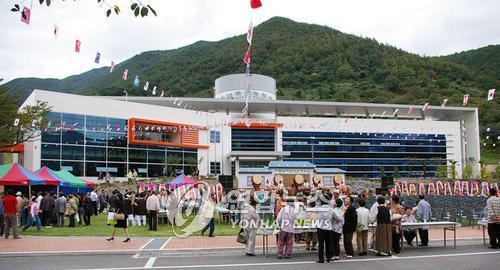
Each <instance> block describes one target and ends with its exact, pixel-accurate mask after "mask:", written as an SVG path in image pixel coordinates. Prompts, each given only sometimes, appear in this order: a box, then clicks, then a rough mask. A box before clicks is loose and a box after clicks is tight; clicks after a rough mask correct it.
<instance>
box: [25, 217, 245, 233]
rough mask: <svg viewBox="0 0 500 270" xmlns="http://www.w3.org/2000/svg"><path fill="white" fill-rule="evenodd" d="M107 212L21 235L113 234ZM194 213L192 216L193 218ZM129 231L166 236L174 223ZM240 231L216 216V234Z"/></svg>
mask: <svg viewBox="0 0 500 270" xmlns="http://www.w3.org/2000/svg"><path fill="white" fill-rule="evenodd" d="M106 218H107V214H100V215H98V216H97V217H96V216H92V218H91V221H90V223H91V225H90V226H83V225H78V224H77V225H76V227H74V228H69V227H68V224H69V219H67V218H66V220H65V227H63V228H58V227H52V228H42V229H41V231H40V232H37V231H36V227H30V228H29V229H28V230H26V231H25V232H22V231H21V230H19V233H20V234H21V235H39V236H109V235H110V234H111V230H112V229H113V225H107V224H106ZM193 218H194V215H193V216H191V217H190V219H191V220H192V219H193ZM128 229H129V233H130V235H131V236H136V237H137V236H144V237H150V236H156V237H165V236H173V235H174V233H173V229H172V225H170V224H169V225H166V224H158V231H149V226H129V227H128ZM238 232H239V227H238V226H236V227H235V228H233V227H232V225H231V224H230V223H227V222H223V221H221V220H220V219H219V217H218V215H216V218H215V235H216V236H217V235H218V236H225V235H237V234H238ZM117 234H118V235H119V234H123V232H122V231H121V229H118V231H117ZM193 235H201V234H200V232H196V233H194V234H193ZM205 235H208V230H207V232H205Z"/></svg>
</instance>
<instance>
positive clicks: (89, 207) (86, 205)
mask: <svg viewBox="0 0 500 270" xmlns="http://www.w3.org/2000/svg"><path fill="white" fill-rule="evenodd" d="M82 204H83V205H82V206H83V222H85V226H89V225H90V217H92V211H93V209H94V204H93V203H92V199H91V198H90V192H87V194H85V197H83V203H82Z"/></svg>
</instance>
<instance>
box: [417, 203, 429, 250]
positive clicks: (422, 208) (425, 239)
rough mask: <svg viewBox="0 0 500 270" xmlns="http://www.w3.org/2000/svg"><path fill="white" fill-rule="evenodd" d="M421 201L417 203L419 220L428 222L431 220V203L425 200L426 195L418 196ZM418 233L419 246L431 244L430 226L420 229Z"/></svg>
mask: <svg viewBox="0 0 500 270" xmlns="http://www.w3.org/2000/svg"><path fill="white" fill-rule="evenodd" d="M418 198H419V202H418V205H417V220H419V221H423V222H427V221H430V220H431V214H432V211H431V205H430V204H429V203H428V202H427V201H426V200H425V196H424V195H420V196H418ZM418 235H419V236H420V242H421V243H420V244H419V246H424V247H425V246H428V245H429V228H428V227H427V228H420V229H418Z"/></svg>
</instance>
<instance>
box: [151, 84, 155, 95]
mask: <svg viewBox="0 0 500 270" xmlns="http://www.w3.org/2000/svg"><path fill="white" fill-rule="evenodd" d="M151 94H153V96H155V95H156V86H154V87H153V91H152V92H151Z"/></svg>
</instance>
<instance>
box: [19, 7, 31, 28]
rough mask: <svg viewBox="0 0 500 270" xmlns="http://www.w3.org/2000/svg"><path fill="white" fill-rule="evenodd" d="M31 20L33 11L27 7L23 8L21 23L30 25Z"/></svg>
mask: <svg viewBox="0 0 500 270" xmlns="http://www.w3.org/2000/svg"><path fill="white" fill-rule="evenodd" d="M30 18H31V10H30V9H29V8H27V7H24V8H23V12H21V22H23V23H25V24H30Z"/></svg>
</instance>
